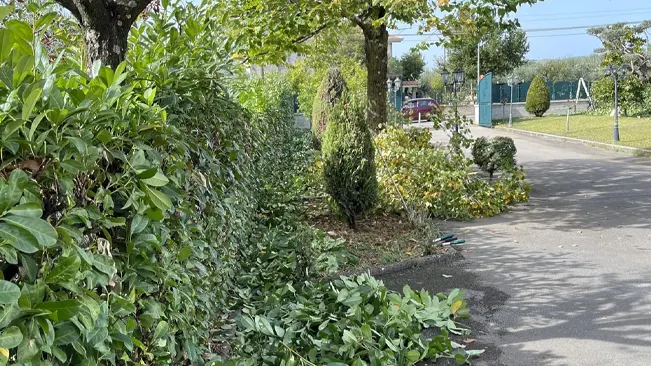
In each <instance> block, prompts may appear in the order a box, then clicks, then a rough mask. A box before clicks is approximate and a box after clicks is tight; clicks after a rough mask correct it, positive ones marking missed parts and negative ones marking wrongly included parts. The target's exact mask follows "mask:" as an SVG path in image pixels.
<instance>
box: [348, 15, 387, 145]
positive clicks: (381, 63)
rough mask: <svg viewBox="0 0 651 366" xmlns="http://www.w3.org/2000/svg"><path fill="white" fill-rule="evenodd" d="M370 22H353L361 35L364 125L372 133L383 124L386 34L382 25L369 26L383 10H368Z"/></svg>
mask: <svg viewBox="0 0 651 366" xmlns="http://www.w3.org/2000/svg"><path fill="white" fill-rule="evenodd" d="M370 10H371V11H370V14H373V15H374V16H373V17H372V18H370V19H369V18H367V19H361V18H355V19H353V22H355V23H356V24H357V25H358V26H359V27H360V28H362V31H363V33H364V54H365V57H366V67H367V71H368V76H367V79H366V100H367V112H366V122H367V125H368V127H369V128H370V129H371V131H373V132H377V130H378V128H379V126H385V125H386V123H387V64H388V62H389V58H388V55H387V53H388V47H389V32H388V31H387V27H386V25H384V24H382V25H380V26H373V24H372V21H373V20H374V19H380V18H382V17H383V16H384V14H385V9H384V8H383V7H377V8H373V9H370Z"/></svg>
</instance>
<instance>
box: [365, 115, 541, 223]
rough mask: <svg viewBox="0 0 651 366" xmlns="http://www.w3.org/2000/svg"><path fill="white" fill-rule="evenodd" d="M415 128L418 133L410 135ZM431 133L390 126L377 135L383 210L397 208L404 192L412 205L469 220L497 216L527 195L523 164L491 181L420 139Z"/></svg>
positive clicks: (465, 162)
mask: <svg viewBox="0 0 651 366" xmlns="http://www.w3.org/2000/svg"><path fill="white" fill-rule="evenodd" d="M419 133H420V134H422V137H421V138H414V136H413V135H415V134H419ZM430 137H431V133H430V131H429V130H426V129H424V130H417V129H411V130H404V129H402V128H399V127H389V128H387V129H386V130H385V131H383V132H382V133H381V134H380V135H379V136H378V137H377V138H376V140H375V144H376V146H377V150H378V151H379V152H381V153H382V155H383V156H384V159H385V160H386V162H387V165H388V167H389V171H387V169H386V167H384V166H383V164H382V160H381V157H379V156H377V157H376V161H377V171H378V184H379V194H380V204H381V208H382V209H383V210H386V211H394V212H401V211H402V210H403V207H402V201H401V196H402V198H404V200H405V202H406V203H407V204H408V205H409V206H410V207H411V208H413V209H415V210H417V211H427V212H429V214H430V215H432V216H433V217H436V218H439V219H457V220H468V219H473V218H479V217H489V216H493V215H497V214H499V213H500V212H503V211H506V210H508V209H509V206H510V205H512V204H515V203H520V202H526V201H528V200H529V189H530V186H529V184H527V183H526V182H525V181H524V179H525V175H524V172H523V171H522V169H521V168H520V169H513V170H509V171H508V173H507V174H502V175H501V176H500V178H499V179H496V180H494V181H492V182H489V181H488V180H485V179H480V178H477V177H476V175H475V174H473V170H472V168H471V164H472V162H471V161H469V160H467V159H465V158H464V157H463V156H459V155H456V154H453V153H450V152H449V151H446V150H444V149H440V148H436V147H434V146H432V145H430V144H423V143H421V142H422V141H429V139H430ZM485 143H486V144H488V145H490V143H489V142H488V141H486V142H485ZM480 146H481V143H480ZM394 182H395V185H394ZM396 187H397V188H398V189H399V190H400V195H399V194H398V193H397V192H396Z"/></svg>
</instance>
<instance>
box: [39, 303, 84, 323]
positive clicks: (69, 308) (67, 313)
mask: <svg viewBox="0 0 651 366" xmlns="http://www.w3.org/2000/svg"><path fill="white" fill-rule="evenodd" d="M79 307H81V303H80V302H79V301H77V300H62V301H46V302H43V303H40V304H38V305H36V306H35V307H34V308H35V309H44V310H49V311H51V312H56V313H57V315H58V319H59V321H62V320H69V319H70V318H72V317H73V316H75V315H77V312H78V311H79Z"/></svg>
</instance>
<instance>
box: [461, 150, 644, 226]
mask: <svg viewBox="0 0 651 366" xmlns="http://www.w3.org/2000/svg"><path fill="white" fill-rule="evenodd" d="M639 160H640V159H636V158H625V159H614V160H610V161H600V160H573V159H569V160H552V161H539V162H535V163H529V164H527V165H526V166H525V171H526V172H527V175H528V176H529V177H531V178H530V179H528V181H529V182H530V183H532V184H533V189H532V191H531V201H530V203H529V204H528V205H527V206H528V207H527V210H526V213H525V214H522V213H521V212H520V210H517V209H516V210H515V212H511V213H507V214H504V215H501V216H497V217H493V218H489V219H485V220H477V221H474V222H472V223H468V225H465V226H466V227H472V226H484V225H487V224H504V223H506V224H510V225H518V224H522V223H529V224H539V225H538V228H539V229H542V230H557V231H575V230H577V229H581V230H603V229H608V228H615V227H621V226H626V227H637V228H651V220H650V219H649V218H651V190H650V189H649V188H650V187H651V167H649V166H647V165H640V164H639ZM633 164H634V165H633Z"/></svg>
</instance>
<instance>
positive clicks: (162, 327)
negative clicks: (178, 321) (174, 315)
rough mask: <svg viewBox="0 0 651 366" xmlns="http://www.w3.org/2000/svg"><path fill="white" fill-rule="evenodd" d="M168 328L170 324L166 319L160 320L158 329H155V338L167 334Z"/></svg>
mask: <svg viewBox="0 0 651 366" xmlns="http://www.w3.org/2000/svg"><path fill="white" fill-rule="evenodd" d="M168 329H169V325H168V324H167V322H166V321H164V320H161V321H160V322H158V325H157V326H156V330H155V331H154V340H157V339H160V338H162V337H164V336H166V335H167V331H168Z"/></svg>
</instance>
